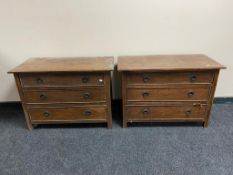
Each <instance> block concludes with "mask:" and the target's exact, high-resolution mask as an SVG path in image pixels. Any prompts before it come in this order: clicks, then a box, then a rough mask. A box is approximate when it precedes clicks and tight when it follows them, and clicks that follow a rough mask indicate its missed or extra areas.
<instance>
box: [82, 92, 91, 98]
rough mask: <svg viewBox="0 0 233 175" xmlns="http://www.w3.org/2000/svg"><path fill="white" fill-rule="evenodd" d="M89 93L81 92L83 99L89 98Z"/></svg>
mask: <svg viewBox="0 0 233 175" xmlns="http://www.w3.org/2000/svg"><path fill="white" fill-rule="evenodd" d="M90 96H91V95H90V93H89V92H85V93H84V94H83V98H84V99H89V98H90Z"/></svg>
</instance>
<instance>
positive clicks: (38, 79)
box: [36, 78, 44, 84]
mask: <svg viewBox="0 0 233 175" xmlns="http://www.w3.org/2000/svg"><path fill="white" fill-rule="evenodd" d="M36 82H37V83H38V84H42V83H43V82H44V81H43V79H41V78H37V79H36Z"/></svg>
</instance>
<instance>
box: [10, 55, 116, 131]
mask: <svg viewBox="0 0 233 175" xmlns="http://www.w3.org/2000/svg"><path fill="white" fill-rule="evenodd" d="M112 69H113V58H112V57H95V58H90V57H89V58H33V59H29V60H27V61H26V62H24V63H23V64H21V65H19V66H18V67H16V68H14V69H13V70H11V71H10V73H13V74H14V77H15V80H16V84H17V87H18V91H19V94H20V98H21V101H22V106H23V109H24V113H25V118H26V121H27V126H28V128H29V129H32V128H33V125H34V124H53V123H54V124H55V123H95V122H99V123H107V126H108V128H111V127H112V116H111V94H110V93H111V83H110V72H111V70H112Z"/></svg>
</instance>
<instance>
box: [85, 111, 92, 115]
mask: <svg viewBox="0 0 233 175" xmlns="http://www.w3.org/2000/svg"><path fill="white" fill-rule="evenodd" d="M91 114H92V113H91V111H90V110H86V111H84V115H85V116H90V115H91Z"/></svg>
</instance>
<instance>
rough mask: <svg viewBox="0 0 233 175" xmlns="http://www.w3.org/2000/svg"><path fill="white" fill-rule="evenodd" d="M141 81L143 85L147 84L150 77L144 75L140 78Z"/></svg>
mask: <svg viewBox="0 0 233 175" xmlns="http://www.w3.org/2000/svg"><path fill="white" fill-rule="evenodd" d="M142 80H143V82H144V83H147V82H148V81H149V80H150V77H149V76H147V75H144V76H143V77H142Z"/></svg>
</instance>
